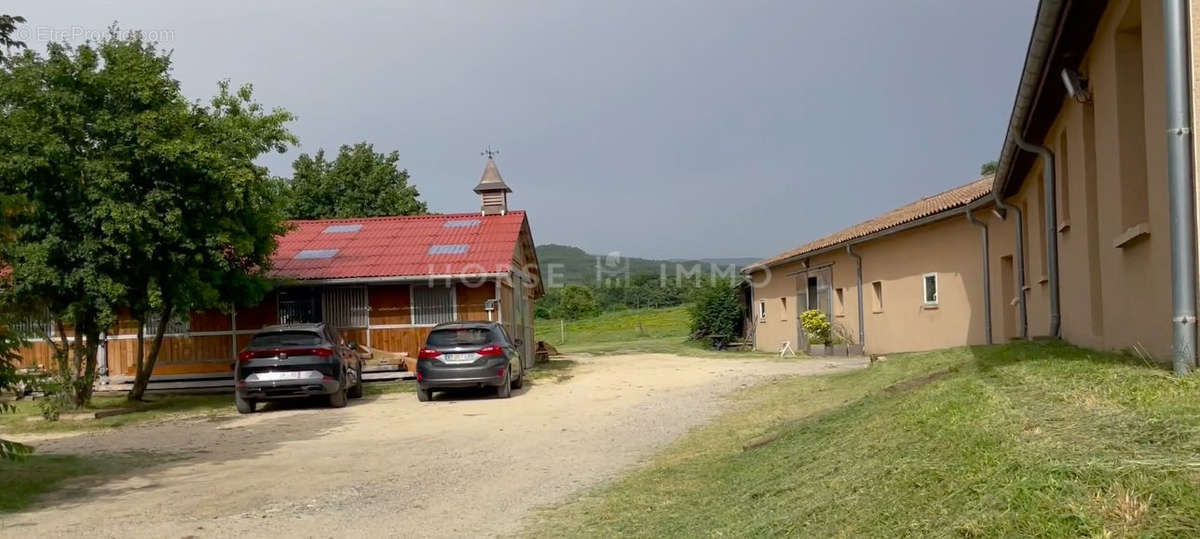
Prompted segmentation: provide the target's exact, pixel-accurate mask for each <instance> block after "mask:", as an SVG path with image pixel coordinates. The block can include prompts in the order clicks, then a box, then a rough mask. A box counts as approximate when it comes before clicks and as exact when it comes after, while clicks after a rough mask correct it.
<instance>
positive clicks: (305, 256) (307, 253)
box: [292, 249, 338, 260]
mask: <svg viewBox="0 0 1200 539" xmlns="http://www.w3.org/2000/svg"><path fill="white" fill-rule="evenodd" d="M337 254H338V249H305V250H303V251H300V252H299V253H296V256H293V257H292V259H293V260H317V259H322V258H333V257H334V256H337Z"/></svg>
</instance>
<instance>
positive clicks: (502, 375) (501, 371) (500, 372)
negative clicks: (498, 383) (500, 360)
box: [496, 367, 504, 378]
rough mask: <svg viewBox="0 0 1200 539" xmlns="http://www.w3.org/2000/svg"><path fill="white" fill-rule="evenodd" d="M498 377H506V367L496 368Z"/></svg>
mask: <svg viewBox="0 0 1200 539" xmlns="http://www.w3.org/2000/svg"><path fill="white" fill-rule="evenodd" d="M496 378H504V367H500V368H499V369H497V370H496Z"/></svg>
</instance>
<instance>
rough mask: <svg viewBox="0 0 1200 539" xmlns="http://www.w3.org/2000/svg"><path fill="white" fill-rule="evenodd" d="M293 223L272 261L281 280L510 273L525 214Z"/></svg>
mask: <svg viewBox="0 0 1200 539" xmlns="http://www.w3.org/2000/svg"><path fill="white" fill-rule="evenodd" d="M291 225H292V227H293V228H292V230H290V231H289V232H288V233H287V234H285V235H284V236H283V237H281V238H279V249H278V250H276V251H275V255H274V256H273V257H272V261H273V262H274V266H275V267H274V275H275V276H276V277H282V278H291V279H354V278H368V277H401V278H406V277H424V276H431V275H439V276H440V275H474V274H481V273H506V272H508V271H509V269H510V267H511V265H512V259H513V254H514V252H515V251H516V248H517V242H518V241H519V239H520V237H521V229H522V227H523V226H525V212H523V211H511V212H508V213H507V214H505V215H480V214H478V213H465V214H452V215H422V216H412V217H372V218H364V219H322V220H315V221H291ZM356 227H357V228H356ZM330 253H332V254H331V255H330V256H325V255H327V254H330ZM318 255H319V256H318Z"/></svg>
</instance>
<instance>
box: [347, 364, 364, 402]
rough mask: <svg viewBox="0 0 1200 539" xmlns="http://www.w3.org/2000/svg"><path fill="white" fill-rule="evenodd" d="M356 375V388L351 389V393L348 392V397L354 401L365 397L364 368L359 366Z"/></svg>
mask: <svg viewBox="0 0 1200 539" xmlns="http://www.w3.org/2000/svg"><path fill="white" fill-rule="evenodd" d="M354 374H355V376H354V379H355V382H356V383H355V384H354V387H352V388H350V391H348V392H347V395H348V396H349V397H350V398H352V399H361V398H362V396H363V377H362V366H359V367H358V369H356V370H355V371H354Z"/></svg>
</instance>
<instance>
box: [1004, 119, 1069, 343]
mask: <svg viewBox="0 0 1200 539" xmlns="http://www.w3.org/2000/svg"><path fill="white" fill-rule="evenodd" d="M1012 135H1013V142H1016V143H1017V147H1019V148H1021V149H1022V150H1025V151H1027V152H1029V153H1034V154H1037V155H1039V156H1041V158H1042V180H1043V181H1042V184H1043V191H1044V193H1045V196H1044V197H1043V198H1044V199H1045V201H1046V207H1045V208H1042V212H1043V215H1045V216H1046V219H1045V223H1046V226H1045V230H1043V231H1042V232H1043V233H1044V234H1045V238H1046V241H1045V244H1046V252H1045V254H1044V256H1045V257H1046V273H1047V274H1048V275H1046V278H1047V279H1048V280H1049V281H1050V283H1049V284H1050V336H1051V337H1054V338H1058V337H1061V336H1062V335H1061V333H1062V332H1061V329H1062V310H1061V309H1060V306H1059V296H1058V201H1057V200H1056V196H1057V193H1058V189H1057V188H1056V184H1055V178H1054V152H1051V151H1050V149H1049V148H1047V147H1045V146H1039V145H1037V144H1031V143H1029V142H1028V141H1026V140H1025V139H1023V138H1021V133H1019V132H1018V131H1017V130H1013V132H1012Z"/></svg>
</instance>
